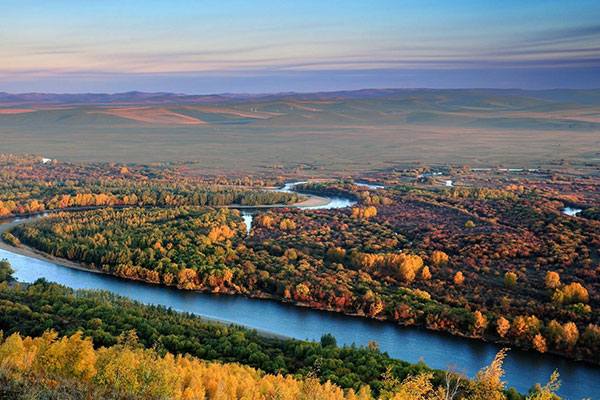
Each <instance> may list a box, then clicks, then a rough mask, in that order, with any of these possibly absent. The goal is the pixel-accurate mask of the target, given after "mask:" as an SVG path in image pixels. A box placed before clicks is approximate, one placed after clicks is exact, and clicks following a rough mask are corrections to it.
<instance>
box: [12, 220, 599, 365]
mask: <svg viewBox="0 0 600 400" xmlns="http://www.w3.org/2000/svg"><path fill="white" fill-rule="evenodd" d="M38 218H39V217H33V218H28V219H19V220H16V221H12V222H10V223H5V224H2V225H0V238H1V235H2V233H3V232H4V231H6V230H9V229H11V228H14V227H15V226H18V225H21V224H24V223H27V222H31V221H34V220H36V219H38ZM0 249H3V250H6V251H9V252H12V253H16V254H19V255H22V256H25V257H31V258H34V259H37V260H40V261H45V262H50V263H53V264H56V265H60V266H63V267H68V268H71V269H75V270H79V271H85V272H92V273H94V274H100V275H105V276H110V277H114V278H118V279H123V280H128V281H135V282H141V283H144V284H150V285H153V286H156V287H163V288H171V289H174V290H181V291H184V292H192V293H194V292H195V293H202V294H222V295H227V296H243V297H246V298H250V299H261V300H271V301H276V302H279V303H283V304H289V305H293V306H294V307H301V308H306V309H312V310H318V311H324V312H330V313H335V314H342V315H345V316H348V317H353V318H359V319H366V320H376V321H381V322H386V323H391V324H393V325H400V326H403V327H413V328H418V329H425V330H429V331H435V332H440V333H444V334H448V335H452V336H457V337H460V338H464V339H468V340H475V341H482V342H487V343H493V344H496V345H502V346H513V347H517V348H520V349H521V350H523V351H527V352H534V353H537V351H535V350H534V349H533V348H532V347H531V346H529V347H526V346H523V345H517V344H515V343H512V342H510V341H507V340H502V339H500V338H498V337H494V336H489V335H485V336H481V335H477V336H476V335H472V334H469V333H467V332H464V331H461V330H457V329H439V328H436V327H430V326H427V325H425V324H414V323H412V324H409V323H405V322H404V321H402V320H395V319H391V318H389V317H387V316H382V315H376V316H371V315H367V314H366V313H365V312H363V311H362V310H358V311H355V310H348V309H343V308H334V307H331V306H324V305H321V304H315V303H310V302H305V301H298V300H292V299H287V298H284V297H281V296H277V295H274V294H270V293H265V292H260V291H254V292H243V291H239V290H235V289H231V288H224V287H216V288H208V287H205V288H199V289H194V290H184V289H180V288H179V287H178V286H177V285H174V284H171V285H167V284H164V283H157V282H152V281H148V280H145V279H140V278H131V277H125V276H120V275H116V274H113V273H110V272H106V271H102V270H98V269H94V268H90V267H88V266H86V265H84V264H82V263H79V262H75V261H71V260H68V259H65V258H60V257H54V256H52V255H50V254H47V253H45V252H42V251H40V250H37V249H35V248H32V247H30V246H28V245H25V244H23V243H21V244H20V245H19V247H13V246H12V245H9V244H7V243H5V242H4V241H3V240H2V239H0ZM224 323H225V324H227V323H230V322H228V321H225V322H224ZM250 329H253V328H250ZM266 333H267V334H271V335H275V336H276V335H277V334H275V333H272V332H266ZM548 353H549V354H554V355H557V356H560V357H564V358H566V359H571V360H576V361H578V362H586V363H590V364H593V365H598V363H597V362H594V361H592V360H588V359H582V358H578V357H573V356H569V355H567V354H564V353H560V352H555V351H549V352H548Z"/></svg>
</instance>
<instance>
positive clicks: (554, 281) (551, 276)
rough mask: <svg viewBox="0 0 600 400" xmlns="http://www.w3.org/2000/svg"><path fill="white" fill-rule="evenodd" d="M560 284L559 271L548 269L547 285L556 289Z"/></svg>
mask: <svg viewBox="0 0 600 400" xmlns="http://www.w3.org/2000/svg"><path fill="white" fill-rule="evenodd" d="M559 286H560V275H559V274H558V272H554V271H548V272H546V287H547V288H549V289H556V288H557V287H559Z"/></svg>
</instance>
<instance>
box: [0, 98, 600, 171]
mask: <svg viewBox="0 0 600 400" xmlns="http://www.w3.org/2000/svg"><path fill="white" fill-rule="evenodd" d="M599 134H600V91H597V90H596V91H594V90H591V91H542V92H524V91H483V90H482V91H477V90H464V91H453V90H437V91H429V90H416V91H392V92H385V91H381V92H379V93H375V94H372V95H369V96H365V95H360V94H355V95H352V92H350V94H346V95H342V94H337V95H336V94H331V95H326V94H314V95H290V96H288V97H281V98H277V97H276V96H275V97H272V98H268V97H267V98H258V99H253V100H245V99H242V100H239V99H235V98H234V99H230V100H227V101H221V102H219V103H214V104H205V103H199V102H197V101H196V100H193V99H189V98H188V99H187V100H186V99H185V98H184V99H178V100H176V101H175V100H167V101H165V100H163V101H161V102H160V103H159V102H154V103H153V102H152V101H147V100H146V99H145V100H144V102H143V103H139V104H137V103H136V101H135V100H129V101H122V100H121V101H114V102H108V103H107V102H103V103H94V102H70V103H61V102H60V101H58V103H57V102H53V103H51V104H49V103H44V102H36V101H35V100H27V101H21V102H18V101H11V102H4V103H2V102H0V143H1V145H0V152H2V153H31V154H37V155H40V156H43V157H48V158H57V159H59V160H70V161H114V162H136V163H147V162H157V161H188V162H193V163H195V165H196V166H197V167H198V168H199V169H202V170H207V171H219V172H230V171H234V170H251V171H257V172H258V171H266V170H272V168H273V167H275V166H277V167H283V168H285V169H295V168H298V167H300V168H302V169H307V170H309V171H312V172H311V173H312V174H314V175H326V174H329V173H331V172H338V173H345V172H367V171H374V170H381V169H389V168H392V167H404V166H408V165H414V164H418V163H422V164H423V165H434V164H458V165H460V164H469V165H472V166H495V165H500V164H501V165H504V166H508V167H511V166H513V167H525V168H537V167H540V166H542V167H544V166H548V165H551V164H552V165H556V164H559V163H560V160H563V159H565V160H568V161H570V162H571V163H575V164H579V165H582V166H585V167H586V168H588V169H590V168H591V170H594V169H596V168H597V167H598V166H599V165H600V153H599V152H600V140H599Z"/></svg>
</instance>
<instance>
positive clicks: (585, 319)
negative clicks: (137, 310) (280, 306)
mask: <svg viewBox="0 0 600 400" xmlns="http://www.w3.org/2000/svg"><path fill="white" fill-rule="evenodd" d="M0 162H1V163H2V169H1V171H2V174H3V175H2V176H0V178H1V179H0V184H1V185H2V186H1V188H0V189H1V190H0V198H1V199H2V200H1V201H3V202H4V203H3V204H4V205H6V204H9V203H10V202H12V203H10V204H11V205H12V204H21V205H23V204H29V205H31V204H38V206H40V205H41V206H40V207H41V208H42V209H56V210H57V211H60V210H63V209H64V210H63V211H69V210H70V211H69V212H56V213H53V214H51V215H49V216H46V217H44V218H41V219H39V220H37V221H36V222H33V223H27V224H22V225H18V226H16V227H14V228H12V230H10V231H5V232H4V233H3V235H2V239H3V240H4V242H6V243H9V244H12V245H14V246H22V247H23V246H29V247H32V248H34V249H36V250H38V251H42V252H44V253H46V254H47V255H48V256H50V257H59V258H64V259H67V260H71V261H75V262H78V263H81V264H82V265H83V266H85V267H87V268H90V269H93V270H96V271H99V272H104V273H109V274H113V275H117V276H120V277H124V278H129V279H135V280H141V281H145V282H149V283H153V284H160V285H167V286H175V287H178V288H180V289H185V290H197V291H204V292H219V293H227V294H237V295H246V296H252V297H260V298H270V299H275V300H278V301H282V302H288V303H293V304H297V305H302V306H310V307H313V308H317V309H323V310H328V311H335V312H342V313H345V314H348V315H353V316H358V317H366V318H375V319H380V320H389V321H393V322H395V323H398V324H401V325H415V326H421V327H425V328H428V329H432V330H441V331H446V332H449V333H452V334H455V335H461V336H466V337H471V338H478V339H484V340H490V341H494V342H497V343H503V344H506V345H510V346H513V347H519V348H523V349H529V350H534V351H538V352H551V353H556V354H560V355H563V356H567V357H570V358H575V359H582V360H587V361H590V362H593V363H600V359H599V358H598V354H600V353H599V351H600V319H599V318H600V317H599V315H600V314H598V312H597V309H598V305H599V302H600V297H599V290H600V280H598V274H599V273H600V262H599V261H600V254H599V248H600V223H599V222H598V221H596V220H594V218H593V215H594V210H596V209H595V208H594V207H593V205H594V204H597V201H598V195H597V193H598V192H597V191H596V190H595V188H596V186H597V185H596V184H595V182H594V181H591V180H585V179H583V178H575V177H568V176H564V175H560V174H557V173H550V172H548V171H540V172H524V173H523V176H522V177H520V178H519V177H515V176H512V175H511V176H508V175H506V173H504V172H498V171H492V172H489V173H485V174H483V175H481V174H479V175H478V174H477V173H474V172H473V171H471V170H470V169H469V168H467V167H461V168H454V167H447V168H446V169H444V170H442V171H441V172H432V170H431V169H423V168H419V169H413V170H404V171H397V170H393V171H389V172H379V173H377V174H374V175H373V176H368V177H363V178H361V180H363V181H367V182H372V183H380V184H383V185H385V186H382V187H378V188H368V187H366V186H362V185H358V184H356V183H355V182H354V181H353V180H352V179H339V180H326V181H323V180H320V181H313V182H309V183H306V184H300V185H297V187H296V189H297V190H298V191H299V192H301V193H306V194H316V195H319V194H320V195H327V196H341V197H345V198H349V199H352V200H354V201H356V204H354V205H353V206H351V207H346V208H339V209H300V208H292V207H288V208H286V207H283V208H273V209H259V210H257V211H256V212H255V216H254V219H253V223H252V226H251V227H249V228H250V233H249V234H248V233H247V232H246V228H247V227H246V226H245V224H244V222H243V219H242V217H241V215H240V212H239V211H238V210H235V209H227V208H222V207H220V206H221V205H235V204H256V203H260V204H272V203H291V202H297V201H299V200H301V199H302V197H301V195H298V194H296V193H283V192H273V191H268V190H265V188H268V187H271V186H280V185H282V184H283V183H285V179H284V178H283V177H281V176H275V175H268V176H260V175H250V176H242V175H239V176H229V177H225V176H202V175H198V174H194V173H193V171H191V170H189V169H187V168H186V166H185V165H182V164H155V165H116V164H101V163H98V164H77V163H62V162H61V163H59V162H56V163H54V162H46V163H43V162H40V160H39V159H38V158H36V157H33V156H2V157H0ZM436 174H448V175H450V176H452V177H453V179H455V180H456V182H461V183H464V185H461V186H457V187H443V186H442V187H440V186H439V185H438V184H437V183H436V182H437V181H436V179H437V178H436V176H438V175H436ZM16 176H19V177H20V179H19V180H18V182H19V183H16V182H17V180H15V179H11V178H14V177H16ZM467 183H468V184H469V185H467ZM90 188H91V190H90ZM67 192H68V193H67ZM84 192H85V193H87V194H84ZM91 193H95V194H93V195H92V194H91ZM106 193H110V196H114V198H113V200H106V198H109V199H110V197H104V196H109V195H108V194H106ZM83 198H85V199H88V200H86V201H84V202H83V203H80V202H79V200H78V201H75V202H72V200H73V199H83ZM9 199H11V200H9ZM63 199H64V200H65V201H64V202H63V203H62V204H61V203H60V201H61V200H63ZM91 199H94V200H91ZM101 199H104V200H101ZM32 202H37V203H32ZM83 204H88V205H89V209H80V208H77V207H78V206H80V205H83ZM565 206H579V207H581V208H583V211H582V212H581V213H580V215H581V216H580V217H573V216H569V215H565V214H564V213H562V212H561V210H562V209H563V208H564V207H565ZM11 207H12V206H11ZM33 209H35V207H34V208H33ZM31 211H32V208H31V207H29V208H12V211H9V213H12V214H13V215H22V214H27V212H31ZM586 215H588V216H589V218H587V217H585V216H586Z"/></svg>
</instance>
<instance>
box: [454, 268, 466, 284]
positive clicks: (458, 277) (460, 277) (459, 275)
mask: <svg viewBox="0 0 600 400" xmlns="http://www.w3.org/2000/svg"><path fill="white" fill-rule="evenodd" d="M464 281H465V277H464V276H463V273H462V272H460V271H458V272H457V273H456V274H454V284H455V285H462V284H463V282H464Z"/></svg>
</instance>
